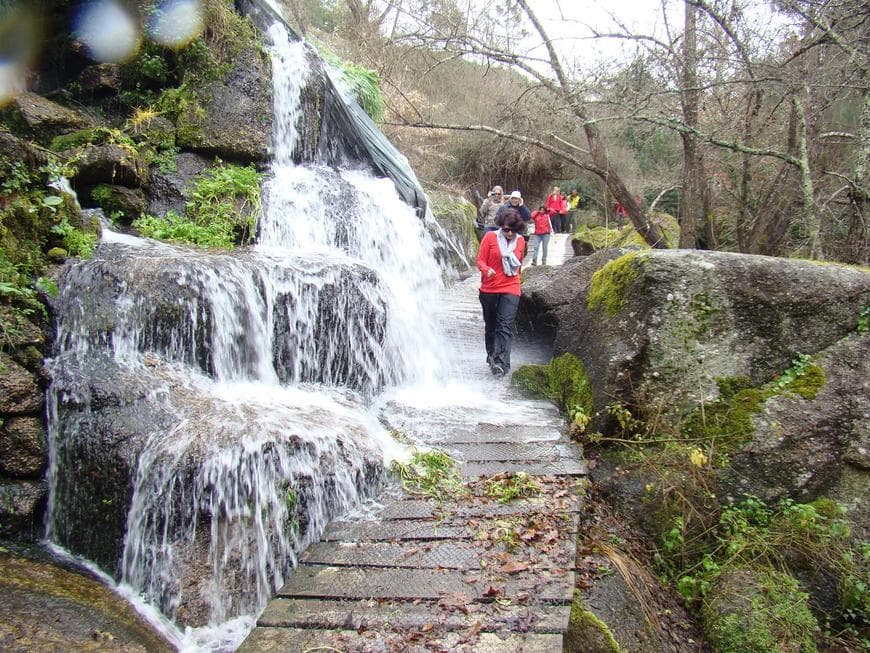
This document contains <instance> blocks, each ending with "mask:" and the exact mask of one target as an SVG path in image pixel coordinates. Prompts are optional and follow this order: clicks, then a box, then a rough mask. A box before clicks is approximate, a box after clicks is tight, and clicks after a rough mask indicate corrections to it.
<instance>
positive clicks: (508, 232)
mask: <svg viewBox="0 0 870 653" xmlns="http://www.w3.org/2000/svg"><path fill="white" fill-rule="evenodd" d="M501 230H502V231H503V232H505V233H506V234H515V233H516V232H517V230H516V229H511V228H510V227H502V228H501Z"/></svg>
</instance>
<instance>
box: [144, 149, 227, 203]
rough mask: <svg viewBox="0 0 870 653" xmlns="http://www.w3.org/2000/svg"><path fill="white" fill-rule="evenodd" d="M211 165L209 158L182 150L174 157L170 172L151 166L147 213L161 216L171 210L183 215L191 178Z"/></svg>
mask: <svg viewBox="0 0 870 653" xmlns="http://www.w3.org/2000/svg"><path fill="white" fill-rule="evenodd" d="M211 165H212V162H211V160H210V159H208V158H206V157H204V156H202V155H199V154H196V153H194V152H182V153H180V154H179V155H178V156H177V157H176V158H175V170H174V171H172V172H163V171H161V170H159V169H158V168H157V167H156V166H152V167H151V184H150V185H149V187H148V193H147V202H148V213H150V214H151V215H158V216H162V215H165V214H166V212H167V211H170V210H171V211H175V212H176V213H178V215H184V209H185V205H186V203H187V201H188V199H190V188H191V187H192V182H193V180H194V179H195V178H196V176H197V175H199V174H200V173H201V172H202V171H203V170H205V169H206V168H208V167H209V166H211Z"/></svg>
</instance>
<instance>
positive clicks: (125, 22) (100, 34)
mask: <svg viewBox="0 0 870 653" xmlns="http://www.w3.org/2000/svg"><path fill="white" fill-rule="evenodd" d="M73 31H74V33H75V36H76V38H77V39H79V40H80V41H81V42H82V43H84V44H85V47H87V50H88V55H89V56H90V57H91V59H94V60H95V61H100V62H102V63H123V62H124V61H127V60H129V59H130V58H132V57H133V56H134V55H135V54H136V51H137V50H138V49H139V30H138V28H137V26H136V22H135V20H134V19H133V17H132V16H131V15H130V14H129V13H128V12H127V10H126V9H124V7H122V6H121V5H119V4H118V3H117V2H114V1H113V0H102V1H100V2H95V3H90V4H87V5H83V6H81V7H80V8H79V10H78V14H77V17H76V20H75V27H74V30H73Z"/></svg>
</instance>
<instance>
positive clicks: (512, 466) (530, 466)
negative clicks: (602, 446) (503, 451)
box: [460, 459, 589, 478]
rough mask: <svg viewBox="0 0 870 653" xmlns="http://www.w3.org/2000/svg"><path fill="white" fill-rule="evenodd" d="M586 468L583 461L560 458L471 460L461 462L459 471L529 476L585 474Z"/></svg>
mask: <svg viewBox="0 0 870 653" xmlns="http://www.w3.org/2000/svg"><path fill="white" fill-rule="evenodd" d="M588 471H589V470H588V468H587V466H586V463H585V461H582V460H574V459H562V460H554V461H549V462H525V463H522V462H519V463H518V462H482V463H477V462H471V463H462V464H461V465H460V472H461V474H462V476H464V477H465V478H469V477H474V476H492V475H494V474H501V473H503V472H509V473H513V474H515V473H516V472H525V473H527V474H528V475H529V476H586V474H588Z"/></svg>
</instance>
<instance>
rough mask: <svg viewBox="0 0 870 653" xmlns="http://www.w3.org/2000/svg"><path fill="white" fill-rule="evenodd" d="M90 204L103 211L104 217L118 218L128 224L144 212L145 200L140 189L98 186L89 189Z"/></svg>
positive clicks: (143, 193)
mask: <svg viewBox="0 0 870 653" xmlns="http://www.w3.org/2000/svg"><path fill="white" fill-rule="evenodd" d="M88 194H89V195H90V200H91V203H92V204H94V205H97V206H99V207H100V208H101V209H103V213H105V214H106V216H112V217H118V218H119V219H121V220H122V221H123V222H125V223H127V224H129V223H130V222H132V221H133V220H135V219H136V218H138V217H139V216H140V215H142V214H143V213H144V212H145V209H146V208H147V200H146V199H145V192H144V191H143V190H142V189H141V188H127V187H126V186H119V185H117V184H99V185H97V186H94V187H93V188H91V189H90V191H89V193H88Z"/></svg>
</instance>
